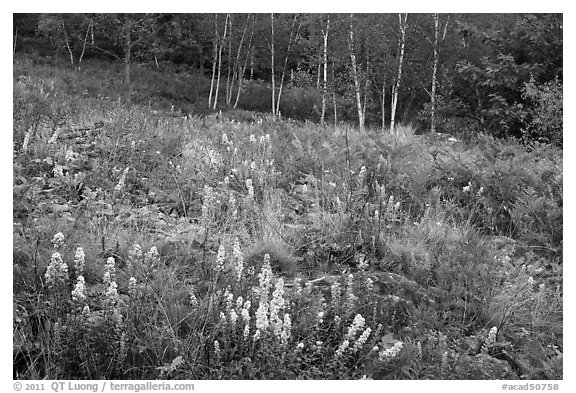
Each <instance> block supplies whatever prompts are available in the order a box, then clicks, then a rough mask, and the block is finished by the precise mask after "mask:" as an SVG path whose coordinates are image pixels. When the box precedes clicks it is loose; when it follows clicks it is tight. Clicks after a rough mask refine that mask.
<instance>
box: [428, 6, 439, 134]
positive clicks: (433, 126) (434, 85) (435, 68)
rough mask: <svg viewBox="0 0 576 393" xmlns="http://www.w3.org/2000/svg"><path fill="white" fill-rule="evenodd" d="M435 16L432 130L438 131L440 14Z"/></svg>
mask: <svg viewBox="0 0 576 393" xmlns="http://www.w3.org/2000/svg"><path fill="white" fill-rule="evenodd" d="M432 17H433V18H434V66H433V68H432V91H431V95H430V132H431V133H432V134H434V133H435V132H436V74H437V72H438V35H439V31H438V19H439V16H438V14H432Z"/></svg>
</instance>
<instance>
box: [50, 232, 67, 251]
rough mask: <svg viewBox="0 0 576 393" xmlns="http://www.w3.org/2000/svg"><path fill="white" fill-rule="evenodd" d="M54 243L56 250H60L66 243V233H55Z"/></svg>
mask: <svg viewBox="0 0 576 393" xmlns="http://www.w3.org/2000/svg"><path fill="white" fill-rule="evenodd" d="M52 244H53V245H54V250H56V251H58V250H59V249H60V248H61V247H62V245H63V244H64V234H63V233H62V232H58V233H57V234H55V235H54V238H53V239H52Z"/></svg>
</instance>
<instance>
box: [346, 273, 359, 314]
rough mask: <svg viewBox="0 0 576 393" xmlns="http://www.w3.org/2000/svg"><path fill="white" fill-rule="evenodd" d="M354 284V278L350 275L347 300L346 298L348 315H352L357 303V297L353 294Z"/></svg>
mask: <svg viewBox="0 0 576 393" xmlns="http://www.w3.org/2000/svg"><path fill="white" fill-rule="evenodd" d="M353 284H354V276H353V275H352V274H350V275H349V276H348V283H347V287H348V288H347V298H346V311H347V313H348V314H352V312H353V310H354V304H355V303H356V299H357V297H356V295H354V292H353Z"/></svg>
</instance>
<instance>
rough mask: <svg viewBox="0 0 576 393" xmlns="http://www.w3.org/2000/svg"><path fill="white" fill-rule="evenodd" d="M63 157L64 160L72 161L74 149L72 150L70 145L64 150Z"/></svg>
mask: <svg viewBox="0 0 576 393" xmlns="http://www.w3.org/2000/svg"><path fill="white" fill-rule="evenodd" d="M64 159H65V160H66V162H72V161H74V150H72V148H71V147H69V148H68V149H67V150H66V154H65V155H64Z"/></svg>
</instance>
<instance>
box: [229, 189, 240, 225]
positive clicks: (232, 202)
mask: <svg viewBox="0 0 576 393" xmlns="http://www.w3.org/2000/svg"><path fill="white" fill-rule="evenodd" d="M228 203H229V204H230V210H231V211H232V220H234V221H235V220H236V218H237V217H238V209H237V208H236V198H234V194H232V193H230V198H229V199H228Z"/></svg>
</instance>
